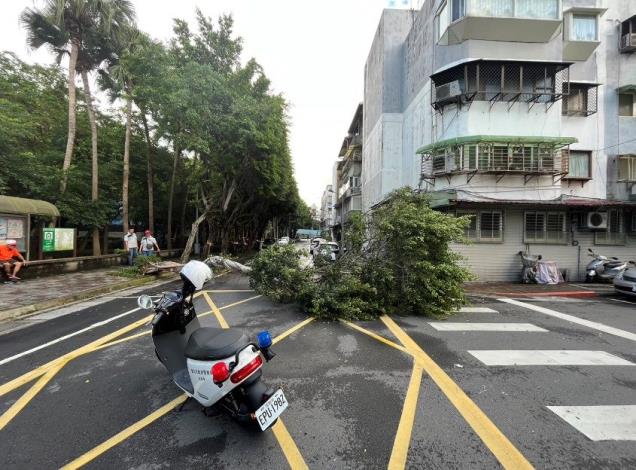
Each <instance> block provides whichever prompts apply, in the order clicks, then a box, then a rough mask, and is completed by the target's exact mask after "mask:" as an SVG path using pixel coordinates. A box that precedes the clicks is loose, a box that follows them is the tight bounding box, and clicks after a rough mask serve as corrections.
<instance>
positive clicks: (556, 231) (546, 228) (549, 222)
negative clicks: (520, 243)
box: [524, 211, 567, 244]
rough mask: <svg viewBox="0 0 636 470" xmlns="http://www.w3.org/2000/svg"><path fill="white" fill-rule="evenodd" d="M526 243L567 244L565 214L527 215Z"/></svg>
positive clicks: (531, 212)
mask: <svg viewBox="0 0 636 470" xmlns="http://www.w3.org/2000/svg"><path fill="white" fill-rule="evenodd" d="M524 241H525V242H526V243H557V244H560V243H566V242H567V232H566V230H565V212H536V211H528V212H526V213H525V236H524Z"/></svg>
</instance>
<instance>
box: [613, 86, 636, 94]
mask: <svg viewBox="0 0 636 470" xmlns="http://www.w3.org/2000/svg"><path fill="white" fill-rule="evenodd" d="M616 91H617V92H618V93H636V85H623V86H622V87H618V88H617V89H616Z"/></svg>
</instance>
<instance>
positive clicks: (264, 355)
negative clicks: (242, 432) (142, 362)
mask: <svg viewBox="0 0 636 470" xmlns="http://www.w3.org/2000/svg"><path fill="white" fill-rule="evenodd" d="M180 275H181V279H182V280H183V287H182V289H181V291H177V292H166V293H164V294H163V295H162V296H160V298H159V299H157V300H153V299H152V298H151V297H149V296H147V295H143V296H141V297H139V299H138V304H139V306H140V307H141V308H144V309H152V310H153V311H154V314H155V315H154V317H153V319H152V322H151V323H152V339H153V342H154V345H155V353H156V355H157V358H158V359H159V361H160V362H161V363H162V364H163V365H164V366H165V367H166V369H167V371H168V373H169V374H170V375H171V377H172V380H173V382H174V383H175V384H176V385H177V386H178V387H179V388H180V389H181V390H183V391H184V392H185V393H186V394H187V395H188V397H190V398H193V399H195V400H196V401H197V402H198V403H200V404H201V406H202V407H203V408H204V410H205V411H206V413H207V412H209V411H216V410H219V411H223V412H225V413H227V414H229V415H230V416H231V417H232V418H235V419H237V420H238V421H239V422H241V423H245V424H251V425H253V426H256V425H258V427H259V428H260V429H261V430H262V431H264V430H266V429H268V428H269V427H271V426H272V425H273V424H274V423H275V422H276V420H277V419H278V417H279V416H280V415H281V414H282V413H283V412H284V411H285V409H286V408H287V406H288V402H287V400H286V398H285V395H284V394H283V392H282V390H276V391H274V390H272V389H268V388H267V387H266V386H265V384H264V383H263V382H262V381H261V376H262V367H263V365H264V363H265V362H268V361H270V360H271V359H273V358H274V356H275V354H274V352H273V351H272V350H271V346H272V339H271V336H270V335H269V333H268V332H267V331H263V332H261V333H259V334H258V338H257V340H256V342H254V341H251V340H250V338H248V336H247V335H246V334H245V333H244V332H243V331H241V330H239V329H236V328H227V329H223V328H212V327H203V326H201V324H200V323H199V320H198V318H197V314H196V311H195V308H194V304H193V300H194V293H195V292H196V291H198V290H201V289H202V288H203V285H204V284H205V283H206V282H207V281H209V280H210V279H212V270H211V269H210V267H209V266H208V265H207V264H205V263H203V262H200V261H190V262H189V263H187V264H186V265H185V266H184V267H183V269H182V271H181V273H180Z"/></svg>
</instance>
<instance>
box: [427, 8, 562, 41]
mask: <svg viewBox="0 0 636 470" xmlns="http://www.w3.org/2000/svg"><path fill="white" fill-rule="evenodd" d="M436 26H437V32H438V33H437V37H438V40H439V44H442V45H448V44H457V43H461V42H463V41H466V40H468V39H481V40H486V41H512V42H536V43H540V42H544V43H546V42H549V41H550V40H551V39H552V38H553V37H554V35H555V34H556V33H557V31H558V30H559V27H560V26H561V1H560V0H448V1H447V2H446V3H445V4H444V5H443V6H442V8H440V10H439V11H438V15H437V17H436Z"/></svg>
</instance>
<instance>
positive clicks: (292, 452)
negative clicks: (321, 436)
mask: <svg viewBox="0 0 636 470" xmlns="http://www.w3.org/2000/svg"><path fill="white" fill-rule="evenodd" d="M272 431H273V432H274V436H275V437H276V440H278V444H279V445H280V447H281V449H282V450H283V454H285V458H286V459H287V462H288V463H289V467H290V468H291V469H293V470H301V469H306V470H309V467H308V466H307V464H306V463H305V459H303V456H302V455H301V454H300V451H299V450H298V447H296V443H295V442H294V439H293V438H292V437H291V435H290V434H289V431H287V428H286V427H285V425H284V424H283V421H282V420H281V419H279V420H278V421H276V424H275V425H274V426H272Z"/></svg>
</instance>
